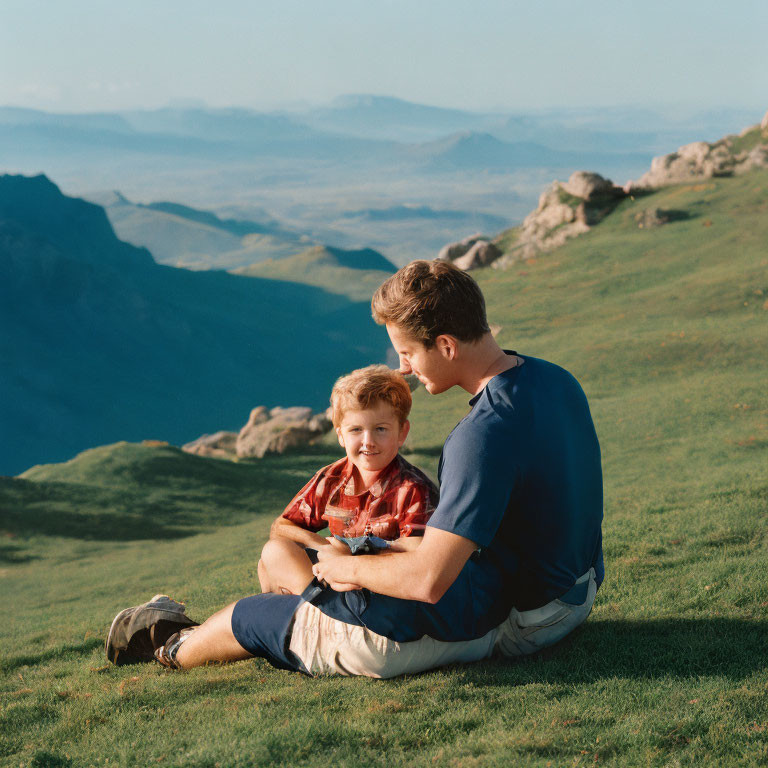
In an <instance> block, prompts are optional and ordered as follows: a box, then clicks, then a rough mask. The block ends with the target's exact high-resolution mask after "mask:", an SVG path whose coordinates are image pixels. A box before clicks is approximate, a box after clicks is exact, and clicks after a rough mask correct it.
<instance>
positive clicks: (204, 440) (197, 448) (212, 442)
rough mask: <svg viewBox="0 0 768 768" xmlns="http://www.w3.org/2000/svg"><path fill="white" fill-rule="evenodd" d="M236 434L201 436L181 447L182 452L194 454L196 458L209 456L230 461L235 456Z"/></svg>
mask: <svg viewBox="0 0 768 768" xmlns="http://www.w3.org/2000/svg"><path fill="white" fill-rule="evenodd" d="M236 441H237V432H224V431H221V432H216V433H215V434H213V435H203V436H202V437H198V438H197V440H193V441H192V442H191V443H187V444H186V445H182V446H181V450H182V451H186V452H187V453H194V454H195V455H196V456H209V457H213V458H217V459H231V458H233V457H234V456H235V455H236V454H235V442H236Z"/></svg>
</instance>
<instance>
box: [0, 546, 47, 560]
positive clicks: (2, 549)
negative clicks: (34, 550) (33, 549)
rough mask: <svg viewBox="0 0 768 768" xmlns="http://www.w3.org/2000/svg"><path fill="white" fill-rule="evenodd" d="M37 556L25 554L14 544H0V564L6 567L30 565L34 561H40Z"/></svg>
mask: <svg viewBox="0 0 768 768" xmlns="http://www.w3.org/2000/svg"><path fill="white" fill-rule="evenodd" d="M39 559H40V558H39V557H38V556H37V555H31V554H29V553H28V552H24V551H23V550H21V549H19V548H18V547H17V546H16V545H14V544H5V543H2V542H0V564H4V565H21V564H22V563H29V562H31V561H32V560H39Z"/></svg>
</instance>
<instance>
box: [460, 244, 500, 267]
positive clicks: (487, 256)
mask: <svg viewBox="0 0 768 768" xmlns="http://www.w3.org/2000/svg"><path fill="white" fill-rule="evenodd" d="M501 256H502V252H501V250H500V249H499V248H498V247H497V246H495V245H494V244H493V243H490V242H488V241H487V240H479V241H478V242H476V243H475V244H474V245H473V246H472V247H471V248H470V249H469V250H468V251H467V252H466V253H465V254H464V255H463V256H459V258H458V259H455V260H454V262H453V263H454V264H455V265H456V266H457V267H459V268H460V269H463V270H465V271H466V272H468V271H469V270H470V269H476V268H477V267H487V266H488V265H489V264H492V263H493V262H494V261H496V259H498V258H500V257H501Z"/></svg>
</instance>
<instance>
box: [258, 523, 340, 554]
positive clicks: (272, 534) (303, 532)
mask: <svg viewBox="0 0 768 768" xmlns="http://www.w3.org/2000/svg"><path fill="white" fill-rule="evenodd" d="M269 538H270V539H278V538H281V539H288V540H289V541H295V542H296V543H297V544H301V546H302V547H309V548H310V549H319V548H320V547H327V546H328V544H329V542H328V539H326V538H325V537H324V536H320V535H319V534H317V533H314V532H312V531H309V530H307V529H306V528H302V527H301V526H300V525H297V524H296V523H294V522H293V520H288V518H285V517H283V516H282V515H280V517H278V518H277V519H276V520H275V521H274V522H273V523H272V527H271V528H270V529H269Z"/></svg>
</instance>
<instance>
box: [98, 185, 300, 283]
mask: <svg viewBox="0 0 768 768" xmlns="http://www.w3.org/2000/svg"><path fill="white" fill-rule="evenodd" d="M100 197H104V196H96V199H95V200H94V202H98V203H101V199H99V198H100ZM103 205H104V208H105V210H106V212H107V216H109V221H110V223H111V224H112V226H113V227H114V228H115V232H116V233H117V236H118V237H119V238H120V239H121V240H125V241H126V242H128V243H132V244H133V245H136V246H142V247H145V248H148V249H149V250H150V251H151V252H152V255H153V256H154V258H155V260H156V261H157V262H158V264H167V265H169V266H172V267H184V268H186V269H233V268H235V267H242V266H247V265H248V264H252V263H253V262H256V261H259V260H261V259H268V258H272V259H278V258H281V257H283V256H290V255H293V254H295V253H298V252H299V251H301V250H302V249H304V248H306V247H307V241H308V240H309V238H307V237H305V236H302V235H301V234H300V233H299V232H294V231H291V230H288V229H285V228H284V227H282V226H281V225H280V223H279V222H277V221H275V220H274V219H272V218H271V217H269V216H267V215H264V216H263V217H262V219H263V220H260V221H238V220H234V219H221V218H219V217H218V216H216V215H215V214H213V213H210V212H209V211H202V210H198V209H196V208H189V207H188V206H184V205H180V204H177V203H150V204H149V205H141V204H135V203H132V202H130V201H129V200H126V199H125V198H124V197H123V196H122V195H120V194H119V193H118V194H117V195H111V196H109V199H108V200H105V201H104V202H103Z"/></svg>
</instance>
